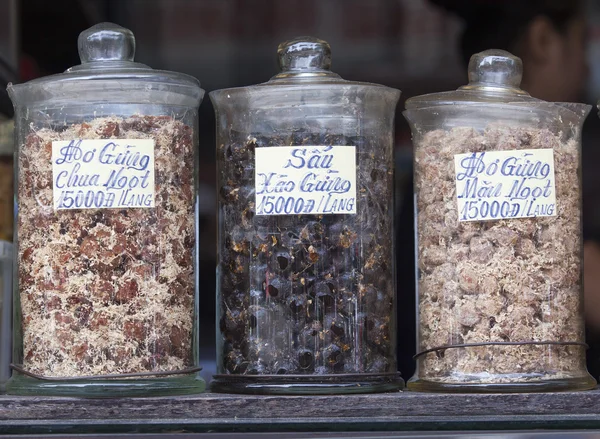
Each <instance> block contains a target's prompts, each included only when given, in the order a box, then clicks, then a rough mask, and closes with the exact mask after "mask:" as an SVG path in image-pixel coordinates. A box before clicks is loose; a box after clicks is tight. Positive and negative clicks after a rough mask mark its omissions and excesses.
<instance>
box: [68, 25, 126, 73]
mask: <svg viewBox="0 0 600 439" xmlns="http://www.w3.org/2000/svg"><path fill="white" fill-rule="evenodd" d="M77 46H78V48H79V57H80V58H81V63H82V64H85V63H88V62H93V61H133V57H134V55H135V37H134V36H133V32H131V31H130V30H129V29H126V28H124V27H121V26H119V25H116V24H114V23H99V24H96V25H94V26H92V27H90V28H89V29H86V30H84V31H83V32H81V33H80V34H79V39H78V40H77Z"/></svg>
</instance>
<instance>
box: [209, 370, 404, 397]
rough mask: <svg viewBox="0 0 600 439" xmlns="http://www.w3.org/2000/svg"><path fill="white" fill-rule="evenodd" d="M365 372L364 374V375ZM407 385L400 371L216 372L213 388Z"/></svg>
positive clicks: (331, 390) (253, 390)
mask: <svg viewBox="0 0 600 439" xmlns="http://www.w3.org/2000/svg"><path fill="white" fill-rule="evenodd" d="M362 375H364V376H362ZM403 388H404V380H403V379H402V378H401V377H400V374H399V373H398V374H394V373H392V374H356V375H350V376H349V375H293V376H292V375H287V376H286V375H215V376H214V377H213V380H212V381H211V383H210V390H211V391H212V392H219V393H245V394H255V395H334V394H353V393H381V392H394V391H399V390H402V389H403Z"/></svg>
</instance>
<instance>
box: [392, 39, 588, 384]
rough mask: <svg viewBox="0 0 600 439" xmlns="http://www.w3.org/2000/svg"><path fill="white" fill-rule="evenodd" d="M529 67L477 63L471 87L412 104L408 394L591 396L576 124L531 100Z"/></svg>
mask: <svg viewBox="0 0 600 439" xmlns="http://www.w3.org/2000/svg"><path fill="white" fill-rule="evenodd" d="M521 76H522V64H521V60H520V59H519V58H517V57H515V56H513V55H511V54H510V53H508V52H504V51H498V50H490V51H485V52H482V53H479V54H475V55H473V57H472V58H471V61H470V63H469V84H468V85H466V86H464V87H460V88H459V89H458V90H457V91H453V92H445V93H436V94H431V95H424V96H418V97H415V98H412V99H409V100H408V101H407V103H406V108H407V110H406V111H405V113H404V115H405V116H406V118H407V119H408V121H409V122H410V124H411V129H412V133H413V142H414V146H415V150H414V151H415V156H414V172H415V199H416V211H417V217H416V225H417V226H416V228H417V232H416V234H417V236H416V239H417V269H418V280H417V291H418V323H419V324H418V328H419V331H418V343H417V345H418V350H419V352H418V353H417V355H416V359H417V371H416V373H415V375H414V376H413V377H412V378H411V380H410V381H409V383H408V387H409V389H414V390H427V391H467V392H468V391H471V392H486V391H490V392H491V391H499V392H512V391H555V390H582V389H590V388H592V387H594V386H595V384H596V382H595V380H594V379H593V378H592V377H591V376H590V375H589V374H588V372H587V370H586V365H585V349H586V345H585V343H584V320H583V314H582V281H581V279H582V272H581V262H582V261H581V254H582V242H581V180H580V142H581V126H582V124H583V121H584V119H585V117H586V116H587V114H588V112H589V110H590V107H589V106H588V105H583V104H564V103H551V102H545V101H541V100H539V99H534V98H532V97H531V96H529V95H528V94H527V93H526V92H524V91H523V90H521V89H520V88H519V85H520V83H521Z"/></svg>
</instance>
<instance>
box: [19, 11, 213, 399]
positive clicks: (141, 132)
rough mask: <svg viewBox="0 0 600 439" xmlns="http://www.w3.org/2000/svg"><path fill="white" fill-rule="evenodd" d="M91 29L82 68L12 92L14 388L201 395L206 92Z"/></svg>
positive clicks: (118, 30) (128, 36)
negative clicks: (201, 121)
mask: <svg viewBox="0 0 600 439" xmlns="http://www.w3.org/2000/svg"><path fill="white" fill-rule="evenodd" d="M134 52H135V40H134V37H133V34H132V33H131V32H130V31H129V30H127V29H124V28H122V27H119V26H117V25H114V24H111V23H102V24H99V25H96V26H94V27H92V28H90V29H88V30H86V31H84V32H82V33H81V35H80V37H79V54H80V57H81V61H82V64H81V65H78V66H75V67H72V68H70V69H68V70H67V71H66V72H65V73H63V74H59V75H55V76H50V77H46V78H41V79H37V80H34V81H31V82H28V83H26V84H22V85H10V86H9V88H8V91H9V94H10V96H11V98H12V100H13V103H14V105H15V121H16V132H17V137H16V138H17V145H16V148H17V154H16V167H17V173H18V181H17V184H16V192H15V194H16V199H17V203H18V215H17V220H16V231H17V239H16V251H15V254H16V264H17V270H16V279H15V281H16V286H15V297H14V298H15V330H16V331H15V349H14V355H13V363H14V364H13V365H12V367H13V376H12V378H11V380H10V381H9V383H8V392H9V393H14V394H32V395H40V394H44V395H73V396H89V397H94V396H111V395H115V396H120V395H130V396H134V395H154V394H157V395H158V394H182V393H196V392H200V391H202V390H203V389H204V387H205V384H204V381H203V380H202V379H201V378H200V377H199V376H198V371H199V367H198V358H197V352H198V349H197V339H198V334H197V332H198V331H197V324H198V322H197V308H198V297H197V289H196V281H195V276H196V262H195V260H196V254H197V242H196V226H195V214H194V212H195V210H196V209H195V207H196V180H195V173H196V169H195V166H196V155H195V153H196V149H197V145H198V138H197V136H198V134H197V109H198V106H199V104H200V102H201V100H202V97H203V94H204V91H203V90H202V89H201V88H200V85H199V83H198V81H197V80H196V79H194V78H192V77H189V76H187V75H182V74H179V73H173V72H166V71H158V70H152V69H151V68H149V67H148V66H145V65H143V64H139V63H136V62H134V61H133V57H134Z"/></svg>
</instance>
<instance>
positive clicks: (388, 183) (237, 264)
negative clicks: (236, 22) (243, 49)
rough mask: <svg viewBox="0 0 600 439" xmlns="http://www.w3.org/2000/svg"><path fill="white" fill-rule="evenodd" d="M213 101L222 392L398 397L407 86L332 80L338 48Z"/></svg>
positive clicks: (286, 59)
mask: <svg viewBox="0 0 600 439" xmlns="http://www.w3.org/2000/svg"><path fill="white" fill-rule="evenodd" d="M278 57H279V65H280V68H281V72H280V73H279V74H277V75H276V76H274V77H273V78H272V79H271V80H270V81H268V82H266V83H263V84H260V85H256V86H250V87H242V88H235V89H226V90H219V91H215V92H212V93H211V99H212V100H213V103H214V105H215V109H216V116H217V165H218V192H219V193H218V196H219V213H218V215H219V234H218V235H219V236H218V274H217V277H218V278H217V307H218V311H217V321H218V328H217V329H218V331H217V332H218V335H217V369H218V371H217V375H216V376H215V379H214V381H213V382H212V389H213V390H214V391H230V392H244V393H292V394H294V393H295V394H298V393H359V392H360V393H363V392H377V391H387V390H395V389H400V388H401V387H402V385H403V381H402V379H401V378H400V377H399V375H398V373H397V370H396V358H395V346H396V323H395V297H394V296H395V282H394V279H395V278H394V270H395V267H394V250H393V236H392V230H393V213H394V209H393V205H392V203H393V193H392V192H393V121H394V112H395V106H396V103H397V101H398V99H399V96H400V92H399V91H398V90H394V89H391V88H387V87H384V86H380V85H375V84H368V83H360V82H350V81H345V80H343V79H341V78H340V77H339V76H338V75H337V74H335V73H333V72H331V70H330V64H331V53H330V48H329V45H328V44H327V43H326V42H325V41H322V40H318V39H316V38H309V37H307V38H299V39H295V40H291V41H288V42H285V43H282V44H281V45H280V46H279V48H278Z"/></svg>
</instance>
